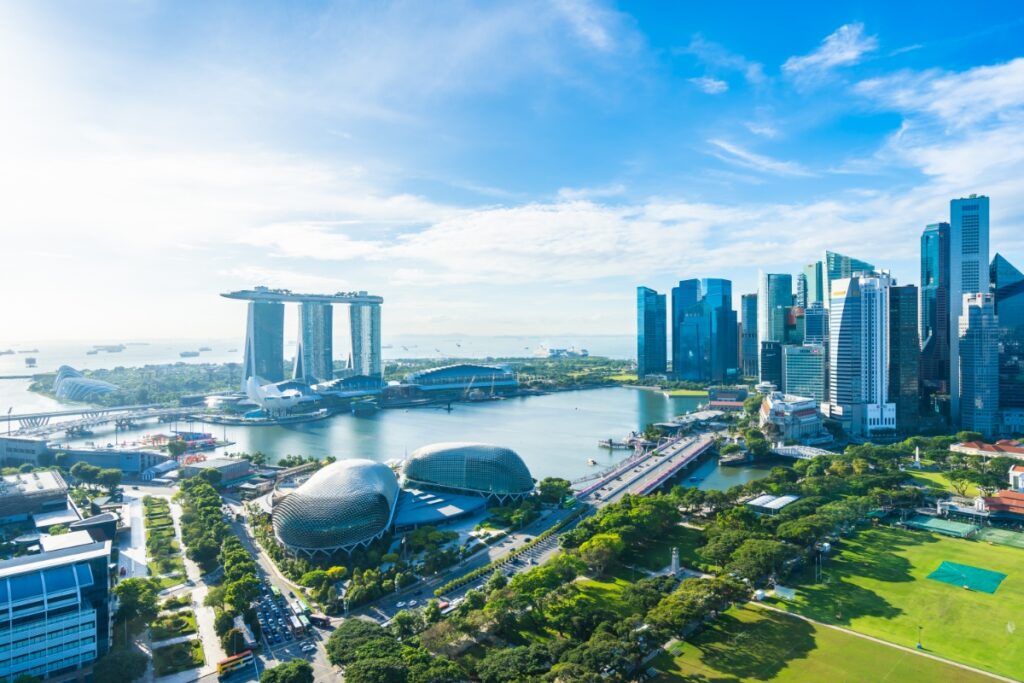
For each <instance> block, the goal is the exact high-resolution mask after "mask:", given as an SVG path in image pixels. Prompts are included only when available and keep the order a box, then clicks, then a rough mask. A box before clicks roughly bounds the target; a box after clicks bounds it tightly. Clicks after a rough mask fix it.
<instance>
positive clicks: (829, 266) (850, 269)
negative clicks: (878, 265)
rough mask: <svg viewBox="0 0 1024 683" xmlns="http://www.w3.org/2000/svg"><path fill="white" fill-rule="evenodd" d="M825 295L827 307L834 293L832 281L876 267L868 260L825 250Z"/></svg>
mask: <svg viewBox="0 0 1024 683" xmlns="http://www.w3.org/2000/svg"><path fill="white" fill-rule="evenodd" d="M821 269H822V273H821V276H822V285H823V287H824V289H823V296H824V301H823V303H824V304H825V306H826V307H828V306H829V300H830V297H831V295H832V294H831V293H832V282H833V281H835V280H839V279H843V278H848V277H851V276H852V275H853V274H854V273H867V272H872V271H874V270H875V267H874V266H873V265H871V264H870V263H868V262H867V261H861V260H860V259H856V258H853V257H852V256H846V255H844V254H837V253H836V252H834V251H826V252H825V260H824V261H823V262H822V263H821Z"/></svg>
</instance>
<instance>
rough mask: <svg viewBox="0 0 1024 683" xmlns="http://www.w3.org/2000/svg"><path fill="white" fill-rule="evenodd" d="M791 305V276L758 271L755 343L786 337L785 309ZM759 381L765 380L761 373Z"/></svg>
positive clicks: (760, 343)
mask: <svg viewBox="0 0 1024 683" xmlns="http://www.w3.org/2000/svg"><path fill="white" fill-rule="evenodd" d="M792 305H793V276H792V275H789V274H787V273H764V272H762V273H759V275H758V289H757V343H758V349H759V350H760V349H762V347H763V345H764V343H765V342H779V343H782V342H784V341H785V339H786V310H787V309H788V308H790V307H792ZM760 378H761V381H771V380H766V378H765V377H764V376H763V373H762V375H761V376H760Z"/></svg>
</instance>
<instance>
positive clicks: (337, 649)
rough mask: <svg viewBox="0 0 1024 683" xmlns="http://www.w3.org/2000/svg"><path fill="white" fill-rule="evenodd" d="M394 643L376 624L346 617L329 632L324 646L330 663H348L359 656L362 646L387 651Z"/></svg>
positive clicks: (383, 629)
mask: <svg viewBox="0 0 1024 683" xmlns="http://www.w3.org/2000/svg"><path fill="white" fill-rule="evenodd" d="M395 645H396V643H395V637H394V636H393V635H392V634H391V633H390V632H389V631H388V630H387V629H385V628H383V627H381V626H379V625H378V624H375V623H373V622H370V621H364V620H362V619H346V620H345V621H343V622H342V623H341V625H340V626H338V628H336V629H334V632H333V633H331V635H330V637H329V638H328V639H327V644H326V645H325V648H326V650H327V659H328V660H330V662H331V664H339V665H348V664H350V663H352V662H354V661H355V660H356V659H358V658H359V656H358V652H359V651H360V650H363V649H364V648H365V649H373V648H376V647H382V648H383V649H384V650H385V651H388V650H394V649H395ZM346 673H347V672H346ZM346 679H347V675H346Z"/></svg>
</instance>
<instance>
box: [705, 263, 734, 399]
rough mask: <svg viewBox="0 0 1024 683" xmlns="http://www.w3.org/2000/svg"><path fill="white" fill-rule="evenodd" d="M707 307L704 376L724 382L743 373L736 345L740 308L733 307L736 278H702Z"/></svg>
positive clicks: (713, 380)
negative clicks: (731, 279) (740, 369)
mask: <svg viewBox="0 0 1024 683" xmlns="http://www.w3.org/2000/svg"><path fill="white" fill-rule="evenodd" d="M701 290H702V291H703V294H704V296H703V298H702V299H701V305H702V307H703V309H704V318H705V321H706V323H705V326H704V330H703V332H704V343H703V347H704V349H706V351H705V360H704V368H705V371H704V373H703V374H704V379H709V380H711V381H712V382H723V381H725V380H728V379H734V378H735V377H736V375H737V374H738V373H739V349H737V347H736V324H737V322H736V311H735V310H733V307H732V282H731V281H730V280H723V279H721V278H704V279H703V280H701Z"/></svg>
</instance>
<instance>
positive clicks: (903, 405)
mask: <svg viewBox="0 0 1024 683" xmlns="http://www.w3.org/2000/svg"><path fill="white" fill-rule="evenodd" d="M917 323H918V316H917V287H915V286H914V285H904V286H902V287H897V286H895V285H894V286H892V287H890V288H889V400H890V401H892V402H893V403H895V404H896V431H897V432H899V433H900V434H908V435H910V434H915V433H916V432H917V427H918V423H919V416H920V413H921V391H920V387H919V372H918V364H919V362H920V356H921V346H920V343H919V342H918V337H917Z"/></svg>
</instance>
